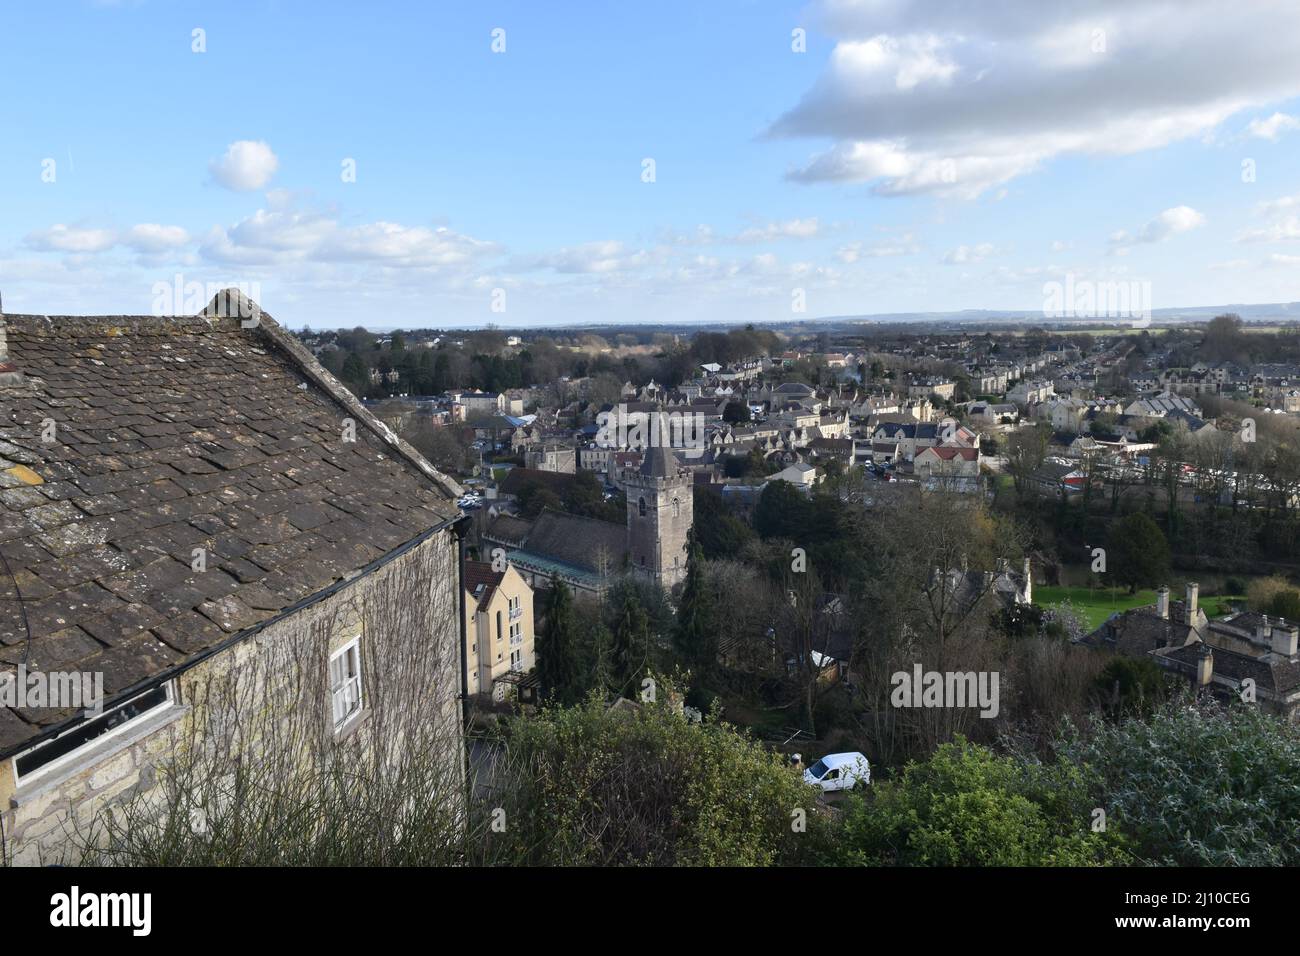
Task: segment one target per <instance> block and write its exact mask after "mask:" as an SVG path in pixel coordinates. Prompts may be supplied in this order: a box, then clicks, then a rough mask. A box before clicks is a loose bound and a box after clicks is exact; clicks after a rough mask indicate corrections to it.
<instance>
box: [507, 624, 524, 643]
mask: <svg viewBox="0 0 1300 956" xmlns="http://www.w3.org/2000/svg"><path fill="white" fill-rule="evenodd" d="M523 642H524V625H523V624H522V623H520V622H519V621H516V622H515V623H513V624H511V625H510V646H511V647H518V646H519V645H520V644H522V643H523Z"/></svg>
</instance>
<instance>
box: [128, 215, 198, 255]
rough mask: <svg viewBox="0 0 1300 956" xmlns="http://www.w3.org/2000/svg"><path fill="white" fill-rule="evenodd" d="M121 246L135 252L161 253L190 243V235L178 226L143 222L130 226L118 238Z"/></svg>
mask: <svg viewBox="0 0 1300 956" xmlns="http://www.w3.org/2000/svg"><path fill="white" fill-rule="evenodd" d="M120 241H121V242H122V244H123V245H127V246H130V247H131V248H132V249H135V250H136V251H137V252H144V253H161V252H168V251H171V250H173V249H179V248H181V247H182V246H186V245H188V244H189V242H190V234H189V233H188V232H186V231H185V230H184V229H182V228H181V227H180V226H163V225H160V224H158V223H156V222H143V223H141V224H140V225H138V226H132V227H131V228H130V229H128V230H127V231H126V232H125V233H123V234H122V236H121V237H120Z"/></svg>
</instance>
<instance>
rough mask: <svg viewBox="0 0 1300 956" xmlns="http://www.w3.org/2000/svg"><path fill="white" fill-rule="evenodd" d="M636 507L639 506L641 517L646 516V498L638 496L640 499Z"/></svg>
mask: <svg viewBox="0 0 1300 956" xmlns="http://www.w3.org/2000/svg"><path fill="white" fill-rule="evenodd" d="M636 508H637V511H638V512H640V514H641V517H642V518H644V517H645V499H644V498H638V499H637V506H636Z"/></svg>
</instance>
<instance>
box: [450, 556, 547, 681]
mask: <svg viewBox="0 0 1300 956" xmlns="http://www.w3.org/2000/svg"><path fill="white" fill-rule="evenodd" d="M464 581H465V660H466V669H467V671H468V680H469V692H470V693H471V694H491V695H492V698H493V699H494V700H504V699H505V697H506V694H507V689H508V687H509V686H510V682H509V681H508V680H505V679H504V678H506V677H507V675H510V674H515V675H520V674H526V673H527V672H528V671H531V670H532V669H533V664H534V663H535V661H536V658H535V657H534V654H533V589H532V588H531V587H529V586H528V582H527V581H525V580H524V579H523V576H522V575H521V574H520V573H519V572H518V571H516V570H515V568H514V566H513V565H510V564H507V565H506V569H505V570H504V571H494V570H493V569H492V565H490V564H486V563H484V562H481V561H466V562H465V576H464Z"/></svg>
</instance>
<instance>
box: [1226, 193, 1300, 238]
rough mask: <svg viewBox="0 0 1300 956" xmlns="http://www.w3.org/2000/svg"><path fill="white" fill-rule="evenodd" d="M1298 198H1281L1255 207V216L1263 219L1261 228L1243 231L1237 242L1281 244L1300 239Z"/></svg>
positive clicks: (1299, 205) (1299, 202)
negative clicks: (1263, 222)
mask: <svg viewBox="0 0 1300 956" xmlns="http://www.w3.org/2000/svg"><path fill="white" fill-rule="evenodd" d="M1297 208H1300V196H1281V197H1279V198H1277V199H1270V200H1268V201H1267V202H1262V203H1260V204H1259V205H1258V206H1256V207H1255V213H1256V215H1258V216H1260V217H1261V218H1262V219H1265V220H1266V222H1265V224H1264V225H1262V226H1257V227H1255V228H1253V229H1244V230H1242V231H1241V232H1239V233H1238V234H1237V241H1238V242H1283V241H1288V240H1293V239H1300V214H1297V212H1296V210H1297Z"/></svg>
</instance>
